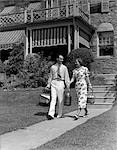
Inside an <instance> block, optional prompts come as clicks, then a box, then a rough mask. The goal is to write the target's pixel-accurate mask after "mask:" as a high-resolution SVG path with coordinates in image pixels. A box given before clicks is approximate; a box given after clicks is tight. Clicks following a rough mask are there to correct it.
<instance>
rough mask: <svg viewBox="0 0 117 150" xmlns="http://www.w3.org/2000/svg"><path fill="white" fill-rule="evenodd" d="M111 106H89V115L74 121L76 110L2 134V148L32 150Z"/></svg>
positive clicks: (0, 148)
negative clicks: (61, 116)
mask: <svg viewBox="0 0 117 150" xmlns="http://www.w3.org/2000/svg"><path fill="white" fill-rule="evenodd" d="M110 108H111V107H109V108H101V109H99V108H95V109H94V108H89V116H88V117H86V118H82V117H81V118H80V119H79V120H77V121H74V119H73V116H74V115H75V113H76V112H75V111H74V112H71V113H68V114H66V115H65V116H64V118H60V119H57V118H56V119H54V120H46V121H43V122H40V123H37V124H35V125H32V126H30V127H26V128H25V129H20V130H17V131H13V132H10V133H6V134H4V135H1V136H0V150H31V149H34V148H37V147H39V146H41V145H43V144H44V143H46V142H48V141H51V140H53V139H55V138H57V137H58V136H60V135H62V134H63V133H65V132H66V131H68V130H71V129H73V128H75V127H76V126H78V125H80V124H82V123H84V122H86V121H87V120H88V119H90V118H92V117H95V116H98V115H100V114H102V113H104V112H106V111H108V110H109V109H110Z"/></svg>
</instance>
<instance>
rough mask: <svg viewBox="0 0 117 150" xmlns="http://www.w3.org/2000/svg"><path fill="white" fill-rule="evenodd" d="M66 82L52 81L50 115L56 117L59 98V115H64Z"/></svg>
mask: <svg viewBox="0 0 117 150" xmlns="http://www.w3.org/2000/svg"><path fill="white" fill-rule="evenodd" d="M64 88H65V85H64V82H63V81H57V80H53V81H52V83H51V102H50V108H49V112H48V115H50V116H52V117H54V114H55V106H56V102H57V98H58V116H60V117H61V116H62V110H63V98H64Z"/></svg>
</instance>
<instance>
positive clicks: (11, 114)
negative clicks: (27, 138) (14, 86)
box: [0, 88, 77, 134]
mask: <svg viewBox="0 0 117 150" xmlns="http://www.w3.org/2000/svg"><path fill="white" fill-rule="evenodd" d="M41 92H42V88H39V89H35V90H30V89H27V90H26V89H24V90H16V91H0V134H4V133H6V132H10V131H14V130H17V129H21V128H25V127H27V126H30V125H32V124H35V123H38V122H41V121H43V120H46V119H47V117H46V115H47V112H48V106H47V107H45V106H40V105H38V103H39V95H40V93H41ZM71 94H72V105H71V106H64V109H63V113H67V112H70V111H72V110H75V109H76V108H77V101H76V94H75V91H74V89H72V90H71Z"/></svg>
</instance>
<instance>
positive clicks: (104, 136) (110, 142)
mask: <svg viewBox="0 0 117 150" xmlns="http://www.w3.org/2000/svg"><path fill="white" fill-rule="evenodd" d="M116 114H117V105H115V106H114V107H113V108H112V109H111V110H109V111H108V112H105V113H103V114H101V115H100V116H97V117H94V118H91V119H90V120H88V121H87V122H86V123H84V124H82V125H79V126H77V127H76V128H74V129H72V130H70V131H68V132H66V133H65V134H63V135H61V136H60V137H58V138H56V139H54V140H52V141H50V142H48V143H46V144H44V145H42V146H40V147H39V148H37V149H35V150H116V149H117V115H116Z"/></svg>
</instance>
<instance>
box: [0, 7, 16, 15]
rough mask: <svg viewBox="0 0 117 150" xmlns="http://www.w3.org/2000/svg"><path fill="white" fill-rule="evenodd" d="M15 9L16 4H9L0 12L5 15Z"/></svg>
mask: <svg viewBox="0 0 117 150" xmlns="http://www.w3.org/2000/svg"><path fill="white" fill-rule="evenodd" d="M14 9H15V6H9V7H5V8H4V9H3V11H2V12H0V15H5V14H9V13H11V12H12V11H13V10H14Z"/></svg>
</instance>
